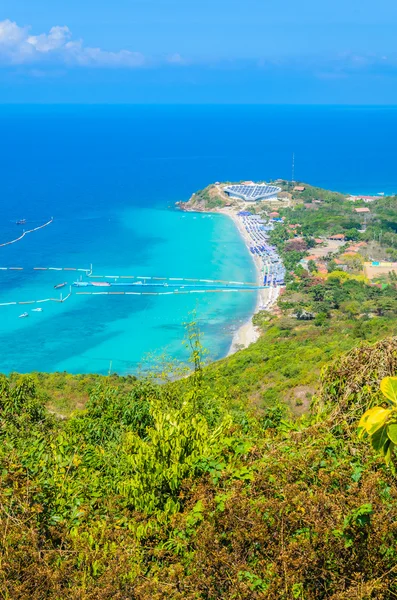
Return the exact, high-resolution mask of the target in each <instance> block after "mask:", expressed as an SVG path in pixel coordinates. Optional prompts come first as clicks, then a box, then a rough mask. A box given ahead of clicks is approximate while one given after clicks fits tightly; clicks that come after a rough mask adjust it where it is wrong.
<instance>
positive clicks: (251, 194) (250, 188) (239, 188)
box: [225, 184, 281, 200]
mask: <svg viewBox="0 0 397 600" xmlns="http://www.w3.org/2000/svg"><path fill="white" fill-rule="evenodd" d="M225 192H227V193H228V194H231V195H236V196H239V197H243V198H245V199H246V200H259V199H260V198H271V197H273V196H276V195H277V194H278V192H281V188H279V187H277V186H275V185H267V184H265V185H243V184H242V185H229V186H228V187H226V188H225Z"/></svg>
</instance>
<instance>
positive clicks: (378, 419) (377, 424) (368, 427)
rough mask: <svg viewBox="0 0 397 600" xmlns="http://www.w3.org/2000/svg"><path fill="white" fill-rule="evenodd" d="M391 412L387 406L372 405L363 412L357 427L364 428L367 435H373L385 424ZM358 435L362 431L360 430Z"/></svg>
mask: <svg viewBox="0 0 397 600" xmlns="http://www.w3.org/2000/svg"><path fill="white" fill-rule="evenodd" d="M391 412H392V411H391V410H390V409H389V408H382V407H381V406H374V407H373V408H370V409H369V410H367V412H365V413H364V414H363V416H362V417H361V419H360V422H359V424H358V427H359V429H363V430H365V431H366V432H367V433H368V434H369V435H373V434H374V433H375V432H376V431H378V429H380V428H381V427H382V426H383V425H384V424H385V422H386V421H387V419H388V418H389V416H390V413H391ZM360 437H362V432H360Z"/></svg>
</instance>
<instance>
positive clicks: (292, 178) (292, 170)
mask: <svg viewBox="0 0 397 600" xmlns="http://www.w3.org/2000/svg"><path fill="white" fill-rule="evenodd" d="M291 181H292V182H294V181H295V152H293V153H292V169H291Z"/></svg>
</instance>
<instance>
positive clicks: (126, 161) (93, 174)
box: [0, 105, 397, 375]
mask: <svg viewBox="0 0 397 600" xmlns="http://www.w3.org/2000/svg"><path fill="white" fill-rule="evenodd" d="M396 134H397V108H395V107H371V106H367V107H366V106H361V107H344V106H337V107H333V106H278V107H276V106H233V105H230V106H124V105H117V106H102V105H100V106H98V105H92V106H78V105H64V106H50V105H35V106H30V105H14V106H8V105H3V106H0V138H1V142H2V143H1V144H0V174H1V179H0V243H4V242H6V241H9V240H12V239H14V238H16V237H18V236H19V235H20V234H21V233H22V231H23V229H24V228H25V229H30V228H33V227H37V226H39V225H40V224H42V223H45V222H46V221H48V220H49V219H50V218H51V217H53V222H52V223H51V224H50V225H49V226H47V227H45V228H43V229H40V230H38V231H36V232H34V233H31V234H28V235H26V236H25V237H24V238H23V239H22V240H20V241H19V242H16V243H15V244H12V245H8V246H3V247H0V267H1V268H2V269H3V268H5V267H23V270H0V302H1V303H7V302H20V301H31V300H37V299H45V298H49V297H50V298H51V297H52V298H53V297H56V298H58V297H60V294H61V293H62V294H63V296H65V295H66V294H67V293H68V290H69V286H70V284H72V283H73V282H74V281H76V280H77V279H78V278H79V277H80V275H81V272H79V271H76V272H73V271H42V270H40V271H38V270H34V267H53V268H54V267H55V268H61V267H67V268H71V267H74V268H77V269H79V268H80V269H88V268H90V265H92V268H93V273H94V274H96V275H98V276H99V275H112V276H116V275H119V276H120V275H124V276H126V275H134V276H136V277H138V278H139V277H144V276H145V277H172V278H204V279H219V280H226V281H232V280H233V281H234V280H237V281H254V279H253V278H254V277H255V270H254V265H253V262H252V259H251V257H250V254H249V252H248V250H247V248H246V247H245V245H244V243H243V241H242V239H241V237H240V235H239V233H238V231H237V230H236V227H235V225H234V224H233V222H232V221H231V220H230V219H229V218H228V217H225V216H222V215H205V214H193V213H183V212H181V211H179V210H177V209H176V208H175V203H176V202H177V201H184V200H188V198H189V197H190V196H191V194H192V193H193V192H195V191H196V190H197V189H200V188H203V187H205V186H206V185H208V184H209V183H213V182H215V181H239V180H269V179H275V178H279V177H280V178H285V179H291V176H292V156H293V155H294V162H295V167H294V168H295V172H294V176H295V179H296V180H299V181H306V182H310V183H312V184H314V185H318V186H323V187H326V188H330V189H334V190H338V191H342V192H348V193H362V194H364V193H365V194H377V193H385V194H389V193H394V192H397V169H396V167H395V166H396V146H395V139H396ZM20 219H26V225H17V224H16V221H18V220H20ZM65 281H66V282H67V284H68V285H67V286H65V287H64V288H62V289H58V290H55V289H54V286H55V285H57V284H59V283H63V282H65ZM91 289H92V288H90V290H91ZM112 290H113V288H112ZM76 291H78V290H76V289H74V290H73V292H74V293H73V294H72V295H71V297H70V298H69V299H68V300H67V301H66V302H63V303H54V302H46V303H43V304H41V305H37V306H41V307H42V308H43V311H42V312H32V308H33V306H34V305H14V304H11V305H9V306H0V344H1V353H0V371H1V372H5V373H9V372H11V371H18V372H29V371H47V372H52V371H68V372H70V373H88V372H95V373H102V374H107V373H109V372H116V373H119V374H121V375H125V374H136V373H138V372H140V371H141V370H146V369H151V368H153V369H158V368H159V365H163V364H166V363H168V361H170V360H172V361H180V362H181V363H186V361H187V360H188V349H187V347H186V340H185V337H186V323H189V322H192V321H195V322H197V324H198V327H199V329H200V331H201V333H202V343H203V345H204V347H205V348H206V350H207V360H216V359H219V358H221V357H223V356H225V355H226V354H227V352H228V350H229V348H230V344H231V341H232V338H233V335H234V333H235V331H236V330H237V329H238V328H239V327H240V326H241V325H242V324H243V323H244V322H245V321H246V320H247V319H248V318H249V317H250V315H251V314H252V311H253V309H254V306H255V302H256V298H255V294H249V293H242V294H238V293H235V294H231V293H228V294H223V293H210V294H177V295H175V294H170V295H164V296H147V295H145V296H135V295H129V296H125V295H100V296H92V295H77V294H76V293H75V292H76ZM82 291H84V290H82ZM159 291H161V290H159ZM180 291H186V290H184V289H183V288H182V287H181V289H180ZM25 311H26V312H28V314H29V318H24V319H21V318H19V315H20V314H21V313H22V312H25ZM184 340H185V341H184Z"/></svg>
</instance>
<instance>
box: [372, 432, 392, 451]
mask: <svg viewBox="0 0 397 600" xmlns="http://www.w3.org/2000/svg"><path fill="white" fill-rule="evenodd" d="M371 444H372V447H373V449H374V450H378V451H379V450H382V451H383V453H384V454H386V451H387V448H384V446H385V445H386V444H387V446H388V445H389V444H390V440H389V438H388V436H387V427H386V426H383V427H381V428H380V429H378V430H377V431H376V432H375V433H374V434H373V435H372V436H371Z"/></svg>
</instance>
